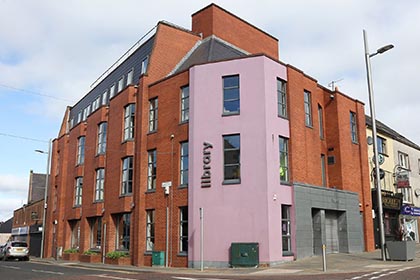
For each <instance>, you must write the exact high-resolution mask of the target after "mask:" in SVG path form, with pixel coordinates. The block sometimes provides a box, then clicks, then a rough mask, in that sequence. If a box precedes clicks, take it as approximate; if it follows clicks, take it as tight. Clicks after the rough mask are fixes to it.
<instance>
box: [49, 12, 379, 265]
mask: <svg viewBox="0 0 420 280" xmlns="http://www.w3.org/2000/svg"><path fill="white" fill-rule="evenodd" d="M364 124H365V114H364V106H363V104H362V103H360V102H359V101H357V100H354V99H352V98H350V97H348V96H346V95H344V94H342V93H340V92H339V91H330V90H328V89H326V88H324V87H322V86H320V85H319V84H317V81H316V80H315V79H313V78H311V77H310V76H308V75H306V74H305V73H303V72H302V71H301V70H299V69H296V68H295V67H293V66H290V65H286V64H284V63H283V62H281V61H279V60H278V40H277V39H276V38H274V37H273V36H271V35H269V34H267V33H265V32H264V31H262V30H260V29H258V28H257V27H255V26H253V25H251V24H249V23H247V22H245V21H244V20H242V19H240V18H238V17H237V16H235V15H233V14H231V13H229V12H228V11H226V10H224V9H222V8H220V7H219V6H217V5H214V4H211V5H209V6H207V7H205V8H203V9H202V10H200V11H198V12H196V13H195V14H193V15H192V29H191V31H190V30H187V29H184V28H180V27H178V26H175V25H173V24H170V23H167V22H159V23H158V24H157V25H156V26H155V28H153V29H152V30H151V32H150V33H149V37H147V38H145V39H144V40H143V41H141V42H139V43H138V44H136V46H135V47H134V48H133V49H131V50H130V51H129V55H127V56H126V57H124V58H122V59H121V61H119V62H118V63H117V64H116V66H115V67H113V68H112V69H109V70H108V71H107V72H106V73H104V75H103V76H102V77H101V79H100V80H98V81H97V83H96V85H95V87H94V88H93V89H92V90H91V91H90V92H89V93H87V94H86V95H85V96H84V97H83V98H82V99H81V100H80V101H79V102H78V103H76V104H75V105H74V106H72V107H68V109H67V110H66V112H65V116H64V119H63V123H62V126H61V129H60V132H59V135H58V137H57V138H56V139H55V140H54V142H53V152H52V176H51V182H50V192H49V198H48V205H49V208H48V209H49V210H48V214H47V225H48V226H47V231H46V236H47V238H46V243H45V246H46V247H45V252H46V255H47V256H55V254H56V253H57V252H58V251H60V250H57V249H59V248H60V249H69V248H77V249H78V250H79V253H83V252H84V251H87V250H96V251H98V253H101V254H106V253H107V252H112V251H126V252H128V253H129V254H130V258H131V263H132V264H133V265H138V266H143V265H145V266H148V265H151V264H152V259H153V258H152V253H153V252H163V253H164V254H163V256H164V261H165V264H166V265H168V266H178V267H185V266H189V267H197V266H198V265H199V264H201V261H203V262H204V265H205V266H216V267H221V266H228V265H229V258H230V256H229V254H230V253H229V252H230V247H231V244H232V243H236V242H242V243H258V250H259V262H260V263H264V264H267V265H273V264H275V263H278V262H283V261H287V260H293V259H297V258H302V257H306V256H311V255H314V254H318V253H319V250H320V248H321V247H320V245H321V244H327V248H328V250H329V251H331V252H335V251H336V252H355V251H362V250H364V249H366V250H372V249H373V230H372V216H371V209H372V205H371V199H370V188H369V171H368V163H367V148H366V145H365V141H366V140H365V139H366V131H365V127H364ZM201 223H202V224H203V225H204V229H205V230H204V231H203V232H201ZM201 236H203V237H204V238H203V239H202V238H201ZM200 244H202V245H203V248H204V252H203V260H201V251H200ZM153 261H155V260H154V259H153ZM155 264H156V263H155Z"/></svg>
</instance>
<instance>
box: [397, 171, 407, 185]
mask: <svg viewBox="0 0 420 280" xmlns="http://www.w3.org/2000/svg"><path fill="white" fill-rule="evenodd" d="M396 180H397V188H399V189H402V188H409V187H410V176H409V174H408V171H407V170H401V171H399V172H397V174H396Z"/></svg>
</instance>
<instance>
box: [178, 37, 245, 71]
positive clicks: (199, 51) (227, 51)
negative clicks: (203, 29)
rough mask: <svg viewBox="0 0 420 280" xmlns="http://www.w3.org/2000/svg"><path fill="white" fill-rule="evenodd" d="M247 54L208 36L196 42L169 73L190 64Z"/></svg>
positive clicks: (184, 68)
mask: <svg viewBox="0 0 420 280" xmlns="http://www.w3.org/2000/svg"><path fill="white" fill-rule="evenodd" d="M247 55H249V54H248V53H247V52H246V51H244V50H241V49H239V48H237V47H236V46H234V45H232V44H230V43H228V42H226V41H224V40H222V39H220V38H218V37H216V36H214V35H213V36H209V37H207V38H206V39H204V40H202V41H200V42H199V43H197V44H196V45H195V46H194V47H193V49H192V50H191V51H190V52H189V53H188V54H187V55H186V56H185V57H184V58H183V59H182V60H181V62H180V63H179V64H178V65H177V67H175V69H174V70H173V71H172V72H171V73H170V75H171V74H176V73H180V72H182V71H185V70H187V69H188V68H190V67H191V66H194V65H197V64H204V63H209V62H215V61H222V60H227V59H235V58H240V57H245V56H247Z"/></svg>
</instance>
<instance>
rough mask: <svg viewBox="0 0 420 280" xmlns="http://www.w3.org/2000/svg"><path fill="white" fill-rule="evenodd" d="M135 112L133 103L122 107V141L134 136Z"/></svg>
mask: <svg viewBox="0 0 420 280" xmlns="http://www.w3.org/2000/svg"><path fill="white" fill-rule="evenodd" d="M135 113H136V105H135V104H129V105H127V106H126V107H125V109H124V141H125V140H130V139H133V138H134V121H135Z"/></svg>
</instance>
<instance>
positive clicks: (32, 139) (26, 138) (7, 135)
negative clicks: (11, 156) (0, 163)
mask: <svg viewBox="0 0 420 280" xmlns="http://www.w3.org/2000/svg"><path fill="white" fill-rule="evenodd" d="M0 135H1V136H6V137H12V138H18V139H23V140H29V141H35V142H42V143H49V141H46V140H40V139H35V138H29V137H25V136H19V135H13V134H7V133H2V132H0Z"/></svg>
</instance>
